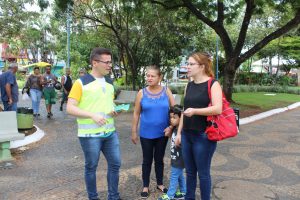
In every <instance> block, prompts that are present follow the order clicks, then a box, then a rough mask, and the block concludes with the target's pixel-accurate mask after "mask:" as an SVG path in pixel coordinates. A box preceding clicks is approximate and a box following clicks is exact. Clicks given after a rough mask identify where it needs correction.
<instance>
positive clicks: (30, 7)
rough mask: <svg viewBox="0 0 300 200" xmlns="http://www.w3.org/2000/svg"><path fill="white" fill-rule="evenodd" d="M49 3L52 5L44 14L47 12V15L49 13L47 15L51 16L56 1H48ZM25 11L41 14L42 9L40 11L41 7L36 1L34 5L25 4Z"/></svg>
mask: <svg viewBox="0 0 300 200" xmlns="http://www.w3.org/2000/svg"><path fill="white" fill-rule="evenodd" d="M48 1H49V3H50V6H49V7H48V8H47V9H46V10H44V11H43V12H45V13H47V14H49V13H51V12H52V8H51V5H52V4H53V3H54V0H48ZM25 10H27V11H33V12H41V9H40V7H39V6H38V4H37V1H36V0H35V1H34V4H32V5H31V4H29V3H28V4H25Z"/></svg>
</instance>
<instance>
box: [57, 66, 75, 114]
mask: <svg viewBox="0 0 300 200" xmlns="http://www.w3.org/2000/svg"><path fill="white" fill-rule="evenodd" d="M61 85H62V92H63V94H62V100H61V103H60V108H59V110H60V111H63V105H64V102H66V101H67V100H68V95H69V93H70V91H71V88H72V85H73V81H72V78H71V70H70V68H66V74H65V75H63V76H62V77H61Z"/></svg>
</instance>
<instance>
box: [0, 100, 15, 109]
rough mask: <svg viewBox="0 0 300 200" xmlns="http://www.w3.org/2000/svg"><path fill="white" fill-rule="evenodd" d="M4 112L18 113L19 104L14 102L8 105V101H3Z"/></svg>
mask: <svg viewBox="0 0 300 200" xmlns="http://www.w3.org/2000/svg"><path fill="white" fill-rule="evenodd" d="M3 107H4V111H17V108H18V106H17V103H16V102H13V103H12V104H10V105H9V104H8V101H3Z"/></svg>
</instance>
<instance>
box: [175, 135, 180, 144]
mask: <svg viewBox="0 0 300 200" xmlns="http://www.w3.org/2000/svg"><path fill="white" fill-rule="evenodd" d="M180 144H181V135H179V134H177V135H176V138H175V146H177V147H179V146H180Z"/></svg>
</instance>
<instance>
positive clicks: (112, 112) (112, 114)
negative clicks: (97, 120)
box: [108, 111, 119, 117]
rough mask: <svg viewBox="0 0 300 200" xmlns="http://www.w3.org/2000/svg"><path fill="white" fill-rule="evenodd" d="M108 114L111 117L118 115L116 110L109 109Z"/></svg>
mask: <svg viewBox="0 0 300 200" xmlns="http://www.w3.org/2000/svg"><path fill="white" fill-rule="evenodd" d="M108 115H110V116H112V117H116V116H118V115H119V113H118V112H116V111H111V112H110V113H109V114H108Z"/></svg>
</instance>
